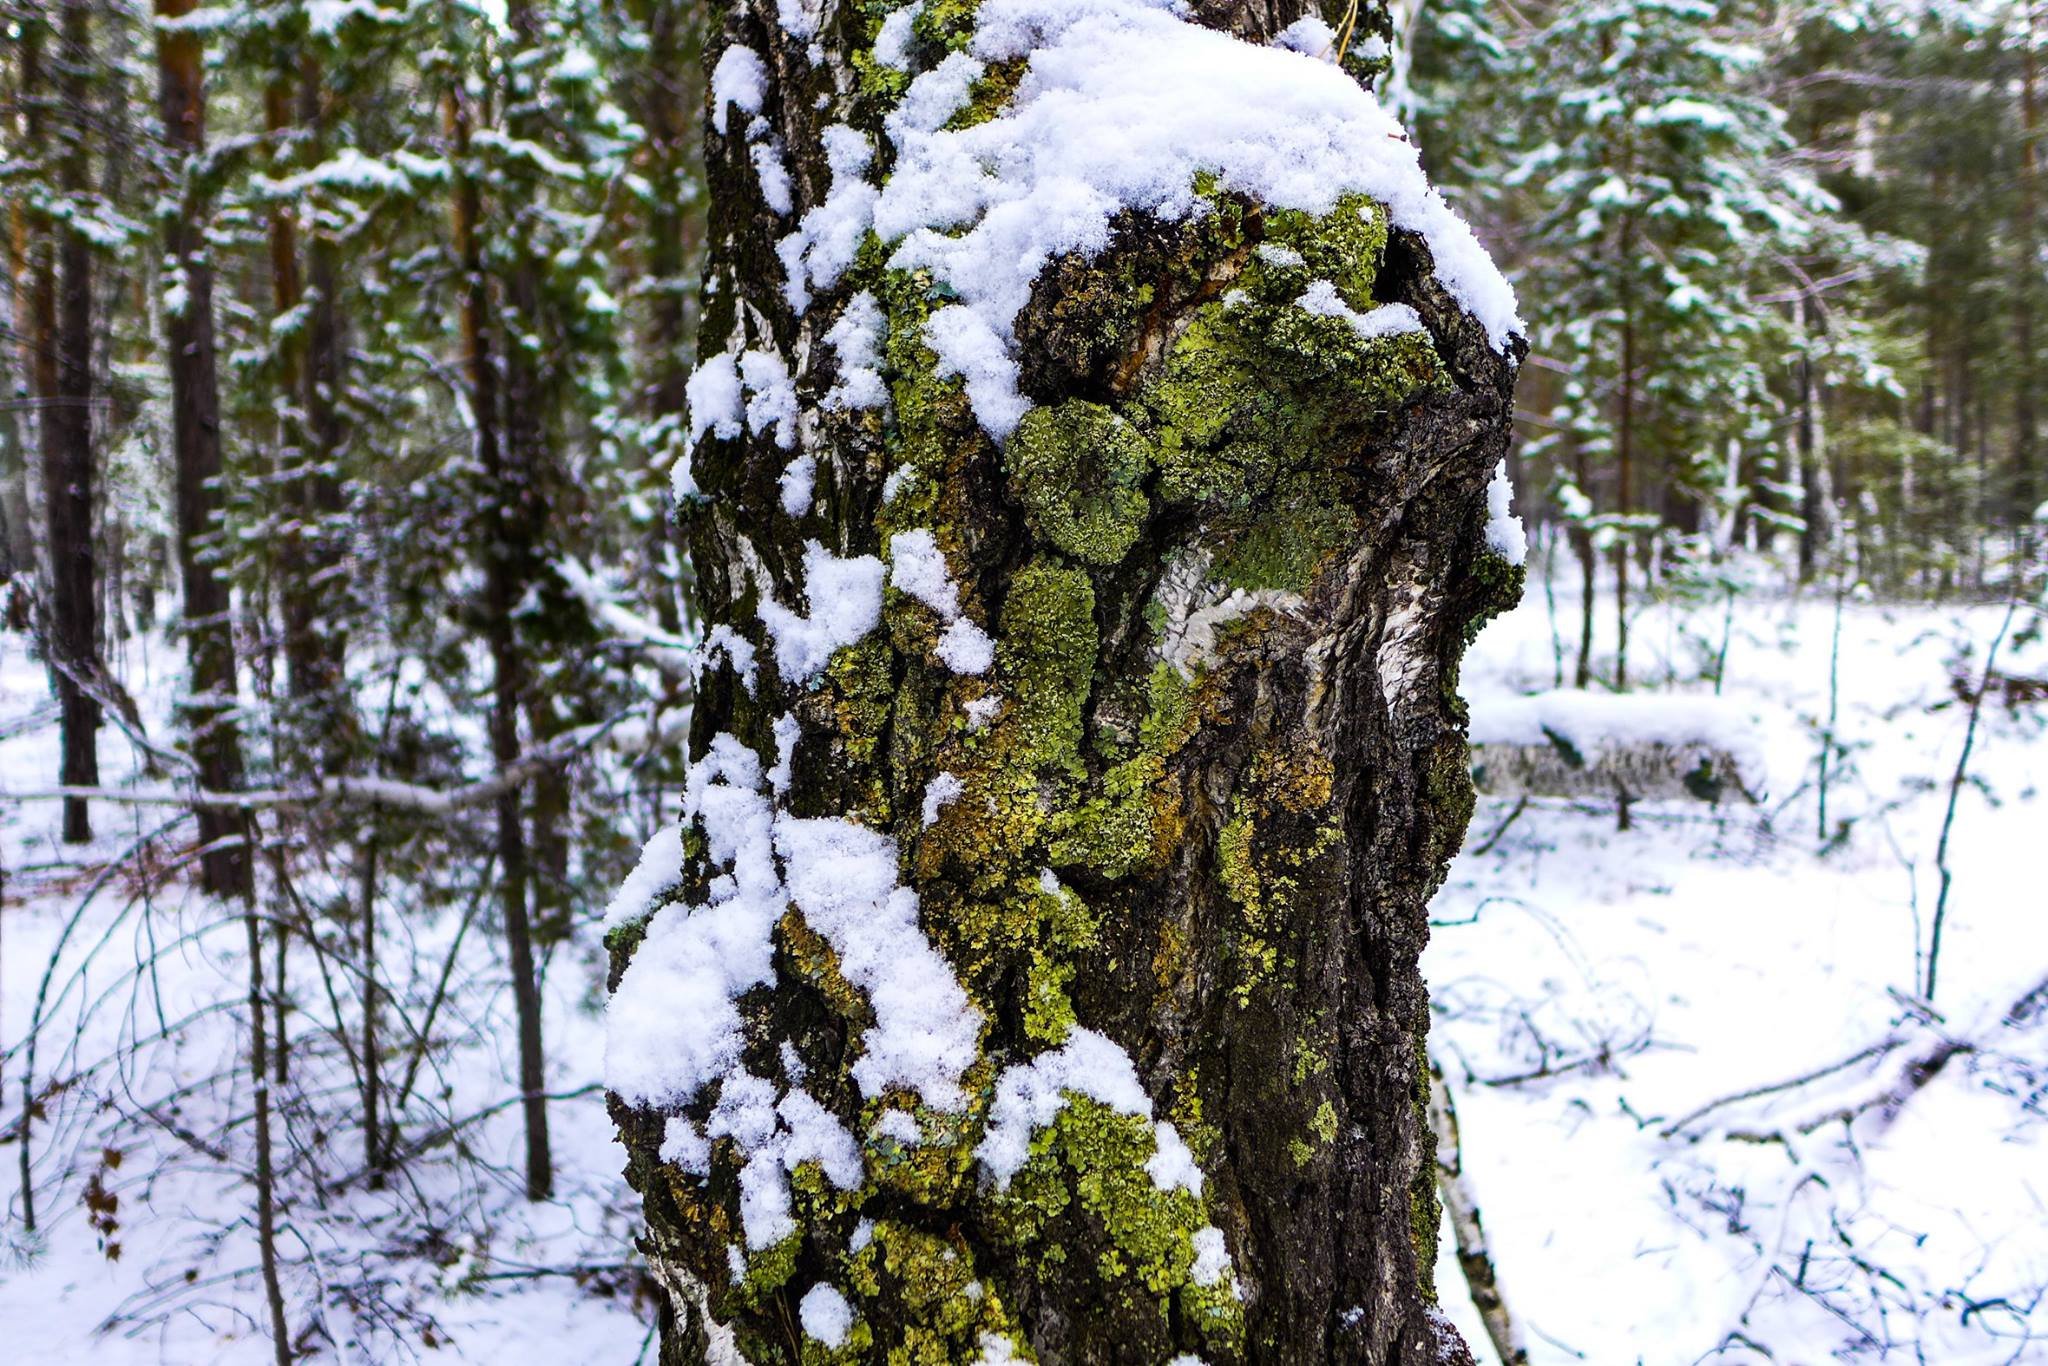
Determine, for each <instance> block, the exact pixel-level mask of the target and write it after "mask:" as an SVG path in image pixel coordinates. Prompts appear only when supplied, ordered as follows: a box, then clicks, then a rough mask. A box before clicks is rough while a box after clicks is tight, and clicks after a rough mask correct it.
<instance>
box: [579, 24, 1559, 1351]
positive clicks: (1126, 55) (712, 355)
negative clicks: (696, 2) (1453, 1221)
mask: <svg viewBox="0 0 2048 1366" xmlns="http://www.w3.org/2000/svg"><path fill="white" fill-rule="evenodd" d="M1285 9H1286V6H1285V5H1284V3H1283V5H1282V6H1281V10H1283V11H1284V10H1285ZM1196 13H1197V14H1198V15H1201V14H1204V13H1206V12H1205V11H1201V10H1199V9H1198V10H1197V11H1196ZM1215 18H1216V22H1218V23H1219V24H1221V25H1223V26H1225V27H1234V29H1235V31H1236V33H1237V34H1240V35H1244V36H1242V37H1240V36H1232V35H1231V34H1229V33H1225V32H1218V31H1215V30H1213V29H1206V28H1203V27H1201V26H1199V25H1198V24H1197V23H1194V22H1190V21H1188V20H1186V19H1183V18H1181V17H1177V16H1176V15H1175V14H1174V13H1173V12H1172V11H1171V10H1169V9H1167V8H1165V7H1163V6H1158V5H1152V4H1147V3H1144V0H1082V2H1081V3H1072V2H1070V0H982V3H981V4H980V6H979V8H978V9H977V8H976V7H975V6H973V5H971V4H963V3H955V2H954V0H917V2H916V3H913V4H912V5H911V6H910V7H909V8H904V9H898V10H894V11H890V12H886V13H884V12H882V11H881V10H879V9H877V10H874V11H872V12H870V11H864V10H860V9H856V8H852V7H843V8H840V9H837V10H832V11H830V12H827V13H825V14H823V15H822V16H821V15H820V14H819V12H817V11H816V10H813V9H807V8H804V7H803V5H802V4H801V0H783V3H782V4H781V6H780V8H779V9H769V8H764V7H752V6H743V7H739V8H734V9H731V10H729V11H728V12H727V13H725V15H724V16H723V26H722V30H721V31H720V32H718V33H717V34H716V35H715V36H714V38H713V40H712V41H711V43H710V44H709V45H708V48H709V50H708V53H707V56H708V59H709V61H710V62H711V64H712V66H711V70H712V75H711V80H710V84H711V90H712V108H711V110H710V111H709V129H708V134H707V136H708V156H707V163H708V166H709V169H710V176H711V183H712V189H713V205H712V218H711V227H710V234H711V242H712V244H713V245H712V250H711V259H710V266H709V276H708V279H707V281H706V285H705V308H704V322H703V327H702V338H703V341H702V347H703V357H704V359H703V361H702V363H701V364H700V365H699V367H698V369H697V371H696V373H695V374H694V375H693V377H692V379H691V381H690V385H689V396H690V400H691V413H690V419H689V425H690V434H691V439H692V442H693V450H692V455H691V456H690V457H686V459H685V460H684V461H683V462H681V463H680V468H679V469H678V470H677V471H676V475H675V482H676V487H677V492H678V496H679V499H680V501H681V505H682V509H683V516H684V517H685V519H686V521H687V526H688V530H689V535H690V545H691V551H692V556H693V560H694V566H695V572H696V583H697V594H698V606H699V609H700V611H701V614H702V616H703V619H704V621H705V622H706V623H707V631H708V634H707V637H706V645H705V647H704V650H703V652H702V655H701V660H702V675H701V679H700V683H699V691H698V701H697V708H696V715H695V722H694V730H693V733H692V737H691V753H692V756H693V758H694V764H693V769H692V775H691V780H690V782H689V785H688V789H687V797H686V803H685V808H686V809H685V815H684V819H683V823H682V826H681V830H680V838H678V832H677V831H674V830H671V831H668V832H665V833H664V834H662V835H661V836H658V837H657V839H656V840H655V841H654V842H653V843H652V844H651V845H650V846H649V849H648V851H647V853H646V855H645V857H644V858H643V861H642V864H641V867H640V869H639V870H638V871H637V872H636V873H635V875H634V877H633V878H632V879H631V880H630V881H629V883H628V884H627V886H626V888H625V889H624V890H622V891H621V893H620V895H619V897H618V899H617V900H616V901H615V903H614V905H613V909H612V912H611V914H610V916H609V918H608V919H609V924H610V927H611V928H610V935H609V939H608V942H609V944H610V945H611V948H612V954H613V973H612V987H613V996H612V1001H611V1005H610V1010H609V1021H608V1024H609V1031H610V1038H609V1044H608V1055H607V1081H608V1084H609V1086H610V1088H611V1091H612V1094H613V1110H614V1114H615V1117H616V1118H617V1120H618V1122H619V1125H620V1128H621V1131H622V1133H623V1135H624V1138H625V1141H626V1144H627V1147H628V1150H629V1152H630V1154H631V1158H630V1165H629V1176H630V1179H631V1180H632V1182H633V1183H634V1185H635V1186H636V1187H637V1188H638V1189H639V1190H640V1191H641V1193H642V1195H643V1196H644V1197H645V1203H646V1213H647V1223H648V1231H647V1238H646V1240H645V1243H644V1246H645V1248H646V1251H647V1254H648V1256H649V1258H650V1261H651V1262H652V1264H653V1267H654V1269H655V1271H656V1273H657V1276H658V1277H659V1279H660V1280H661V1281H662V1283H663V1284H664V1285H666V1286H668V1287H669V1288H670V1290H671V1296H672V1298H671V1303H670V1304H669V1305H667V1306H666V1307H665V1311H664V1349H663V1350H664V1360H665V1361H670V1362H686V1361H690V1362H693V1361H697V1360H700V1359H702V1357H701V1353H702V1351H703V1350H704V1348H703V1341H704V1339H703V1334H704V1333H705V1331H706V1325H705V1323H704V1322H703V1320H702V1318H701V1309H702V1307H706V1306H708V1309H709V1312H710V1314H711V1315H712V1316H713V1317H714V1318H715V1319H717V1320H718V1321H719V1322H720V1323H722V1324H724V1325H726V1327H727V1328H729V1329H730V1330H731V1331H732V1332H733V1333H734V1335H735V1337H736V1341H737V1345H738V1347H739V1350H740V1352H741V1354H742V1355H743V1356H744V1357H745V1358H747V1359H749V1360H754V1361H774V1362H796V1361H799V1360H801V1361H806V1362H810V1361H867V1360H882V1359H885V1358H887V1359H891V1360H910V1361H919V1362H927V1361H928V1362H965V1361H971V1360H976V1359H980V1360H986V1361H990V1362H995V1361H1010V1360H1036V1361H1040V1362H1045V1363H1052V1362H1111V1361H1117V1362H1125V1361H1129V1362H1159V1363H1166V1362H1181V1361H1189V1360H1201V1361H1207V1362H1211V1363H1224V1362H1239V1361H1251V1360H1257V1361H1261V1362H1311V1361H1315V1362H1321V1361H1346V1362H1437V1361H1458V1360H1469V1356H1468V1354H1467V1352H1466V1349H1465V1347H1464V1345H1463V1344H1462V1343H1460V1342H1459V1341H1458V1340H1457V1335H1456V1334H1455V1332H1454V1331H1453V1330H1452V1329H1450V1328H1449V1327H1448V1326H1447V1324H1446V1323H1445V1322H1444V1321H1443V1320H1442V1319H1441V1317H1440V1316H1438V1315H1436V1314H1435V1313H1434V1311H1433V1307H1432V1302H1433V1299H1434V1290H1433V1287H1432V1283H1431V1268H1432V1266H1433V1263H1434V1243H1435V1238H1436V1228H1437V1207H1436V1201H1435V1195H1434V1191H1433V1188H1432V1173H1431V1163H1430V1138H1429V1128H1428V1123H1427V1115H1426V1102H1427V1098H1428V1091H1429V1078H1428V1073H1427V1067H1426V1064H1425V1061H1424V1051H1423V1037H1424V1032H1425V1030H1426V1028H1427V1023H1428V1018H1427V996H1426V993H1425V990H1424V986H1423V982H1422V978H1421V975H1420V973H1419V971H1418V968H1417V957H1418V955H1419V953H1420V951H1421V949H1422V944H1423V940H1424V937H1425V934H1426V925H1427V920H1426V915H1425V907H1426V904H1427V902H1428V899H1429V897H1430V894H1431V893H1432V892H1433V891H1434V889H1435V888H1436V886H1437V884H1438V882H1439V880H1440V879H1441V877H1442V874H1443V869H1444V866H1445V863H1446V861H1447V860H1448V859H1449V858H1450V856H1451V854H1452V853H1453V852H1454V851H1455V849H1456V848H1457V846H1458V843H1459V840H1460V838H1461V837H1462V835H1463V832H1464V829H1465V824H1466V820H1467V817H1468V815H1469V813H1470V809H1471V804H1472V795H1471V783H1470V778H1469V774H1468V772H1467V767H1466V746H1465V739H1464V734H1463V712H1462V707H1461V705H1460V703H1459V702H1458V699H1457V695H1456V670H1457V663H1458V659H1459V656H1460V654H1461V653H1462V651H1463V649H1464V647H1465V644H1466V643H1467V641H1468V640H1469V639H1470V636H1471V633H1472V632H1473V631H1474V629H1476V627H1477V625H1478V624H1479V622H1481V621H1482V620H1483V619H1484V618H1485V617H1486V616H1487V615H1488V614H1489V613H1491V612H1494V611H1497V610H1499V609H1500V608H1502V607H1503V606H1505V605H1507V604H1508V603H1510V602H1512V601H1513V600H1514V598H1515V596H1516V595H1517V593H1518V592H1519V587H1520V580H1521V570H1520V567H1519V562H1520V558H1521V545H1520V528H1519V527H1518V526H1516V525H1515V524H1514V522H1513V519H1512V517H1511V516H1510V515H1509V513H1508V512H1507V508H1506V492H1507V490H1506V486H1505V481H1504V479H1500V480H1498V481H1497V479H1496V468H1497V465H1498V462H1499V460H1500V458H1501V455H1502V451H1503V449H1504V447H1505V444H1506V441H1507V432H1508V421H1509V413H1510V407H1511V404H1510V399H1511V391H1512V386H1513V381H1514V373H1515V366H1516V363H1517V361H1518V359H1519V357H1520V354H1521V352H1522V349H1523V348H1522V343H1521V341H1520V339H1519V332H1520V325H1519V323H1518V321H1517V320H1516V318H1515V314H1514V303H1513V299H1512V296H1511V295H1510V294H1509V292H1508V290H1507V287H1506V285H1505V284H1504V283H1503V282H1502V281H1501V279H1500V277H1499V276H1498V275H1497V274H1496V273H1495V272H1494V270H1493V268H1492V266H1491V264H1490V263H1489V262H1488V261H1487V259H1486V257H1485V254H1484V253H1483V251H1481V250H1480V248H1479V247H1478V245H1477V243H1476V242H1475V241H1474V240H1473V238H1472V237H1471V234H1470V233H1469V231H1467V230H1466V228H1465V227H1464V225H1463V224H1462V223H1461V222H1459V221H1458V220H1457V219H1456V218H1455V217H1454V216H1453V215H1452V214H1451V213H1450V212H1449V210H1447V209H1446V208H1445V207H1444V206H1443V204H1442V203H1441V201H1440V200H1438V199H1437V198H1436V196H1435V195H1434V193H1433V192H1431V191H1430V190H1429V189H1428V187H1427V185H1426V184H1425V182H1424V181H1423V178H1422V176H1421V173H1420V171H1419V170H1418V169H1417V166H1416V160H1415V153H1414V150H1413V148H1412V147H1411V146H1409V145H1408V143H1407V142H1406V140H1405V138H1404V137H1403V136H1402V135H1401V133H1400V130H1399V129H1398V127H1397V125H1395V124H1394V123H1393V122H1392V121H1391V120H1390V119H1388V118H1387V117H1386V116H1385V115H1383V114H1382V113H1381V112H1380V111H1379V109H1378V108H1377V107H1376V106H1375V104H1374V103H1373V101H1372V99H1371V97H1370V96H1369V95H1367V94H1366V93H1365V92H1364V91H1363V90H1362V89H1361V87H1360V86H1359V85H1358V83H1357V82H1356V81H1355V80H1354V79H1353V78H1352V77H1351V76H1350V75H1347V74H1346V73H1345V72H1344V71H1342V70H1340V69H1339V68H1338V67H1337V66H1336V65H1335V64H1334V63H1333V61H1332V60H1331V52H1332V49H1333V47H1334V43H1333V41H1332V36H1331V34H1330V31H1329V29H1328V28H1327V27H1326V26H1325V25H1324V24H1323V23H1322V22H1321V21H1320V20H1318V19H1313V18H1302V17H1299V15H1298V12H1275V11H1274V10H1272V9H1270V8H1261V9H1258V10H1256V11H1254V10H1253V9H1251V8H1248V7H1246V8H1242V9H1240V8H1236V7H1218V9H1217V12H1216V15H1215ZM1267 40H1274V41H1267ZM1490 489H1491V490H1492V492H1491V496H1489V490H1490ZM700 1295H701V1296H702V1297H703V1298H702V1299H700ZM721 1331H722V1330H721Z"/></svg>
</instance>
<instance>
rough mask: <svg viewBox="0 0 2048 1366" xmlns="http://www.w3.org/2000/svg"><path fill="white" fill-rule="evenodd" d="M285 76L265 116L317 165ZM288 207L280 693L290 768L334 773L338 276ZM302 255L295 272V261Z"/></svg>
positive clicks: (283, 244)
mask: <svg viewBox="0 0 2048 1366" xmlns="http://www.w3.org/2000/svg"><path fill="white" fill-rule="evenodd" d="M297 67H298V69H297V72H296V79H294V78H293V77H292V76H290V75H286V74H284V73H279V74H278V75H277V76H276V77H275V78H274V79H273V80H272V82H271V84H270V86H269V88H268V89H267V90H266V91H265V95H264V98H265V111H264V112H265V121H266V124H267V126H268V127H269V129H270V131H271V132H272V133H273V134H274V135H275V134H281V133H284V132H286V131H289V130H291V129H292V128H294V127H296V129H297V131H298V135H299V136H300V137H301V138H303V139H305V140H306V142H305V146H304V147H303V149H302V150H301V152H300V155H299V156H298V157H297V158H296V161H297V162H298V164H301V165H317V164H318V163H319V162H320V161H321V159H322V158H323V157H324V156H325V147H326V142H325V125H326V113H325V110H324V108H323V106H322V82H321V74H320V64H319V61H318V59H317V58H315V57H314V56H312V55H311V54H310V53H307V54H305V55H303V56H301V57H300V58H299V60H298V63H297ZM297 227H298V225H297V222H296V219H295V217H294V210H293V208H292V207H291V206H289V205H277V206H274V207H273V208H272V210H271V220H270V258H271V294H272V303H273V305H274V307H275V308H276V309H277V311H278V312H279V313H283V312H286V311H287V310H289V309H292V308H296V307H299V306H300V305H301V304H303V305H305V307H306V316H305V319H304V320H303V321H302V322H301V323H300V324H299V327H298V328H297V329H296V330H295V332H294V333H293V335H292V336H291V337H290V338H288V339H287V340H286V342H285V344H284V347H283V357H282V359H283V362H284V364H283V367H282V373H281V374H280V376H279V380H280V389H281V391H282V392H283V393H285V394H287V395H289V396H290V402H291V403H292V405H293V407H294V417H295V420H294V421H293V422H291V423H290V424H288V426H289V430H290V437H291V439H290V440H289V441H288V442H286V443H285V445H284V448H283V450H282V451H281V452H280V459H281V461H283V462H288V463H287V474H288V477H286V478H285V479H284V480H283V481H282V484H281V487H282V489H283V491H284V504H285V506H284V515H285V527H284V530H283V533H282V534H281V536H280V537H279V541H280V545H279V548H278V577H279V584H278V598H279V605H280V608H281V610H282V616H283V624H284V657H285V686H286V690H287V691H288V693H289V694H290V696H291V699H292V702H293V704H294V711H295V719H294V730H295V731H296V733H297V734H298V736H299V737H300V741H301V743H302V744H303V745H304V746H305V747H306V752H305V753H304V754H300V755H296V756H292V758H293V762H295V763H298V764H301V765H303V766H304V767H305V768H307V769H317V770H318V771H320V772H323V773H334V772H338V771H340V770H342V769H344V768H346V767H347V766H348V764H349V761H350V755H351V752H352V751H353V749H354V739H355V707H354V704H353V701H352V699H351V698H350V697H349V696H348V690H347V681H346V678H345V671H344V663H345V658H346V654H347V649H348V635H347V631H348V626H347V615H346V611H345V606H346V600H347V596H348V594H347V584H346V581H345V579H344V577H343V576H344V574H345V570H346V563H347V561H346V557H345V555H344V553H343V552H344V547H343V545H342V544H341V541H340V539H339V537H340V534H341V533H340V531H339V529H338V527H337V525H336V524H337V521H338V519H339V517H340V514H341V513H342V511H343V508H344V500H343V496H342V489H341V481H340V477H339V475H338V474H337V473H336V461H337V460H338V459H339V458H340V456H341V447H342V441H343V432H342V420H341V411H340V405H339V396H340V393H341V320H340V302H339V298H338V295H339V292H340V278H339V271H338V269H337V266H336V262H335V245H334V241H333V239H332V237H331V236H330V235H329V234H328V233H327V232H325V231H323V230H322V228H321V226H320V224H319V223H318V222H317V221H309V222H308V223H307V225H306V231H305V232H304V234H303V235H302V234H300V233H299V232H298V231H297ZM301 251H303V253H304V257H305V271H304V274H303V276H302V275H301V273H300V262H299V256H300V253H301Z"/></svg>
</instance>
